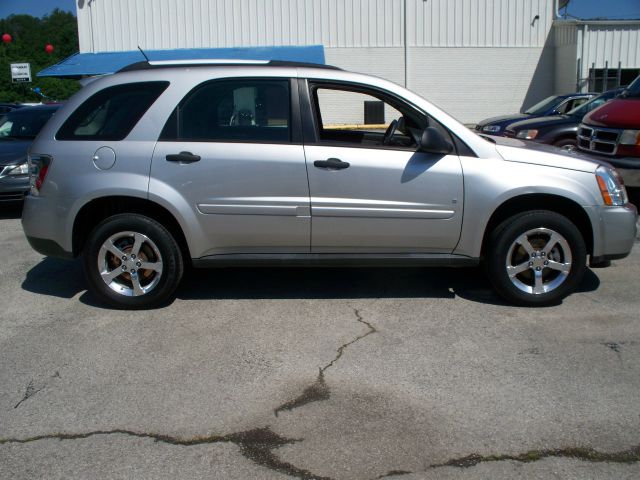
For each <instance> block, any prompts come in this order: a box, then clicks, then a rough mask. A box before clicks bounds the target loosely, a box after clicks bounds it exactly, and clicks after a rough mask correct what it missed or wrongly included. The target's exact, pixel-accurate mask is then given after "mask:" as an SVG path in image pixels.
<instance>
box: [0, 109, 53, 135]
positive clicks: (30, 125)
mask: <svg viewBox="0 0 640 480" xmlns="http://www.w3.org/2000/svg"><path fill="white" fill-rule="evenodd" d="M54 112H55V109H53V108H51V109H41V108H37V109H29V108H28V107H26V108H22V109H20V110H15V111H13V112H9V113H7V114H5V115H3V116H2V117H0V140H10V139H29V138H36V135H38V132H39V131H40V130H41V129H42V127H44V124H45V123H47V120H49V119H50V118H51V116H52V115H53V114H54Z"/></svg>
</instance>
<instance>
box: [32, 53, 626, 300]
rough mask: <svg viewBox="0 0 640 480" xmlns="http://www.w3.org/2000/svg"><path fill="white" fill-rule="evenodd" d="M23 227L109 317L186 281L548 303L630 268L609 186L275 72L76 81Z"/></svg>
mask: <svg viewBox="0 0 640 480" xmlns="http://www.w3.org/2000/svg"><path fill="white" fill-rule="evenodd" d="M29 163H30V172H31V193H30V195H29V196H28V197H27V199H26V202H25V206H24V212H23V217H22V218H23V220H22V221H23V226H24V231H25V233H26V235H27V238H28V240H29V242H30V243H31V245H32V247H33V248H34V249H36V250H37V251H38V252H41V253H43V254H45V255H50V256H58V257H66V258H73V257H76V256H78V255H82V257H83V260H84V269H85V272H86V277H87V282H88V285H89V288H90V290H91V291H92V292H93V293H94V294H95V295H97V296H98V297H99V298H100V299H102V300H103V301H104V302H106V303H108V304H110V305H112V306H115V307H120V308H147V307H153V306H157V305H160V304H162V303H164V302H167V301H168V300H169V299H170V298H171V297H172V296H173V294H174V292H175V289H176V287H177V286H178V284H179V282H180V280H181V277H182V276H183V272H184V271H185V266H187V265H193V266H194V267H220V266H260V265H283V264H286V265H301V264H304V265H308V264H320V265H358V266H360V265H406V266H435V265H438V266H442V265H448V266H469V265H477V264H478V263H480V262H481V261H483V262H484V264H485V265H486V268H487V271H488V276H489V279H490V280H491V282H492V283H493V285H494V286H495V288H496V290H497V291H498V292H499V293H500V294H501V295H502V296H503V297H504V298H506V299H508V300H509V301H511V302H514V303H517V304H523V305H547V304H550V303H554V302H558V301H559V300H560V299H561V298H563V297H565V296H566V295H567V294H569V293H570V292H571V291H573V290H574V289H575V288H576V286H577V285H578V284H579V282H580V280H581V278H582V276H583V274H584V272H585V269H586V261H587V257H588V256H589V257H590V262H591V264H592V265H593V264H604V263H606V262H607V261H609V260H611V259H616V258H623V257H625V256H626V255H628V254H629V251H630V250H631V247H632V245H633V242H634V238H635V231H636V227H635V222H636V209H635V207H634V206H633V205H631V204H629V203H628V200H627V195H626V191H625V189H624V187H623V185H622V182H621V180H620V177H619V176H618V174H617V173H616V171H615V170H614V169H613V168H611V167H610V166H609V165H607V164H605V163H596V162H593V161H590V160H588V159H587V158H584V157H580V156H578V155H571V156H568V155H561V154H560V151H559V150H555V149H550V150H546V151H541V150H539V147H538V149H535V150H534V149H530V148H527V145H526V144H525V143H524V142H522V141H519V140H509V139H504V138H497V137H496V138H491V137H482V136H478V135H476V134H475V133H474V132H472V131H470V130H468V129H467V128H465V127H464V126H463V125H461V124H460V123H458V122H457V121H456V120H454V119H453V118H451V117H450V116H449V115H447V114H446V113H445V112H443V111H442V110H440V109H438V108H437V107H435V106H434V105H432V104H431V103H429V102H427V101H426V100H424V99H422V98H420V97H419V96H417V95H415V94H413V93H411V92H410V91H408V90H406V89H404V88H402V87H399V86H398V85H395V84H393V83H390V82H388V81H385V80H382V79H380V78H375V77H371V76H366V75H360V74H355V73H349V72H345V71H342V70H340V69H336V68H332V67H321V66H310V65H304V64H287V63H283V62H251V63H246V64H242V63H235V64H233V63H229V62H227V63H224V64H222V63H219V64H216V63H215V62H191V63H188V64H187V63H176V62H173V63H171V64H168V63H165V62H148V63H147V62H144V63H142V64H135V65H132V66H130V67H127V68H125V69H124V70H122V71H120V72H118V73H117V74H114V75H110V76H107V77H103V78H100V79H98V80H95V81H93V82H91V83H89V84H88V85H87V86H85V87H84V88H83V89H82V90H81V91H80V92H79V93H78V94H76V95H75V96H74V97H73V98H72V99H71V100H69V102H68V103H67V104H66V105H65V106H64V107H63V108H62V109H61V110H60V111H59V112H58V114H57V115H56V116H55V117H54V118H53V119H52V120H51V121H50V122H49V123H48V124H47V125H46V126H45V128H44V129H43V130H42V132H41V133H40V134H39V136H38V138H37V139H36V140H35V142H34V143H33V145H32V147H31V151H30V155H29Z"/></svg>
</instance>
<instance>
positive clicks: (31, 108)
mask: <svg viewBox="0 0 640 480" xmlns="http://www.w3.org/2000/svg"><path fill="white" fill-rule="evenodd" d="M61 106H62V104H61V103H47V104H43V105H31V106H25V107H21V108H17V109H15V110H13V111H12V112H11V113H13V114H16V115H18V114H20V115H22V114H23V113H24V114H28V113H29V112H33V111H34V110H44V111H48V110H57V109H59V108H60V107H61Z"/></svg>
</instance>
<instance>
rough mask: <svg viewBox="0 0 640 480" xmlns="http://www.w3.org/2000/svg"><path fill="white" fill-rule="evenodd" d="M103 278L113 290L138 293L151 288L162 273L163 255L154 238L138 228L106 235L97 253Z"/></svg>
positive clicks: (130, 294) (122, 292) (125, 293)
mask: <svg viewBox="0 0 640 480" xmlns="http://www.w3.org/2000/svg"><path fill="white" fill-rule="evenodd" d="M98 271H99V272H100V277H101V278H102V281H103V282H104V283H105V284H106V285H107V286H108V287H109V288H110V289H111V290H113V291H114V292H116V293H119V294H121V295H125V296H127V297H137V296H140V295H144V294H145V293H149V292H150V291H151V290H153V289H154V288H155V287H156V286H157V285H158V283H159V282H160V278H161V277H162V256H161V255H160V250H159V249H158V247H157V246H156V244H155V243H153V241H152V240H151V239H150V238H149V237H147V236H146V235H143V234H142V233H138V232H119V233H116V234H114V235H111V236H110V237H109V238H107V239H106V240H105V241H104V243H103V244H102V247H100V253H99V254H98Z"/></svg>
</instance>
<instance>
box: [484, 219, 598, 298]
mask: <svg viewBox="0 0 640 480" xmlns="http://www.w3.org/2000/svg"><path fill="white" fill-rule="evenodd" d="M490 242H491V246H490V248H489V256H488V258H487V259H486V260H485V261H486V266H487V270H488V273H489V279H490V281H491V282H492V283H493V285H494V287H495V289H496V290H497V292H498V293H499V294H500V295H501V296H502V297H504V298H505V299H507V300H509V301H510V302H514V303H516V304H520V305H527V306H544V305H550V304H554V303H556V302H558V301H559V300H561V299H562V298H564V297H566V296H567V295H568V294H570V293H571V292H572V291H573V290H575V289H576V288H577V286H578V284H579V283H580V281H581V280H582V277H583V275H584V272H585V270H586V256H587V252H586V246H585V243H584V239H583V238H582V235H581V233H580V231H579V230H578V229H577V228H576V226H575V225H574V224H573V223H571V221H569V220H568V219H567V218H566V217H564V216H562V215H559V214H557V213H555V212H550V211H546V210H536V211H531V212H527V213H524V214H520V215H516V216H513V217H511V218H509V219H507V220H506V221H504V222H502V224H500V225H499V226H498V227H497V228H496V229H495V230H494V231H493V233H492V235H491V237H490Z"/></svg>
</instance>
